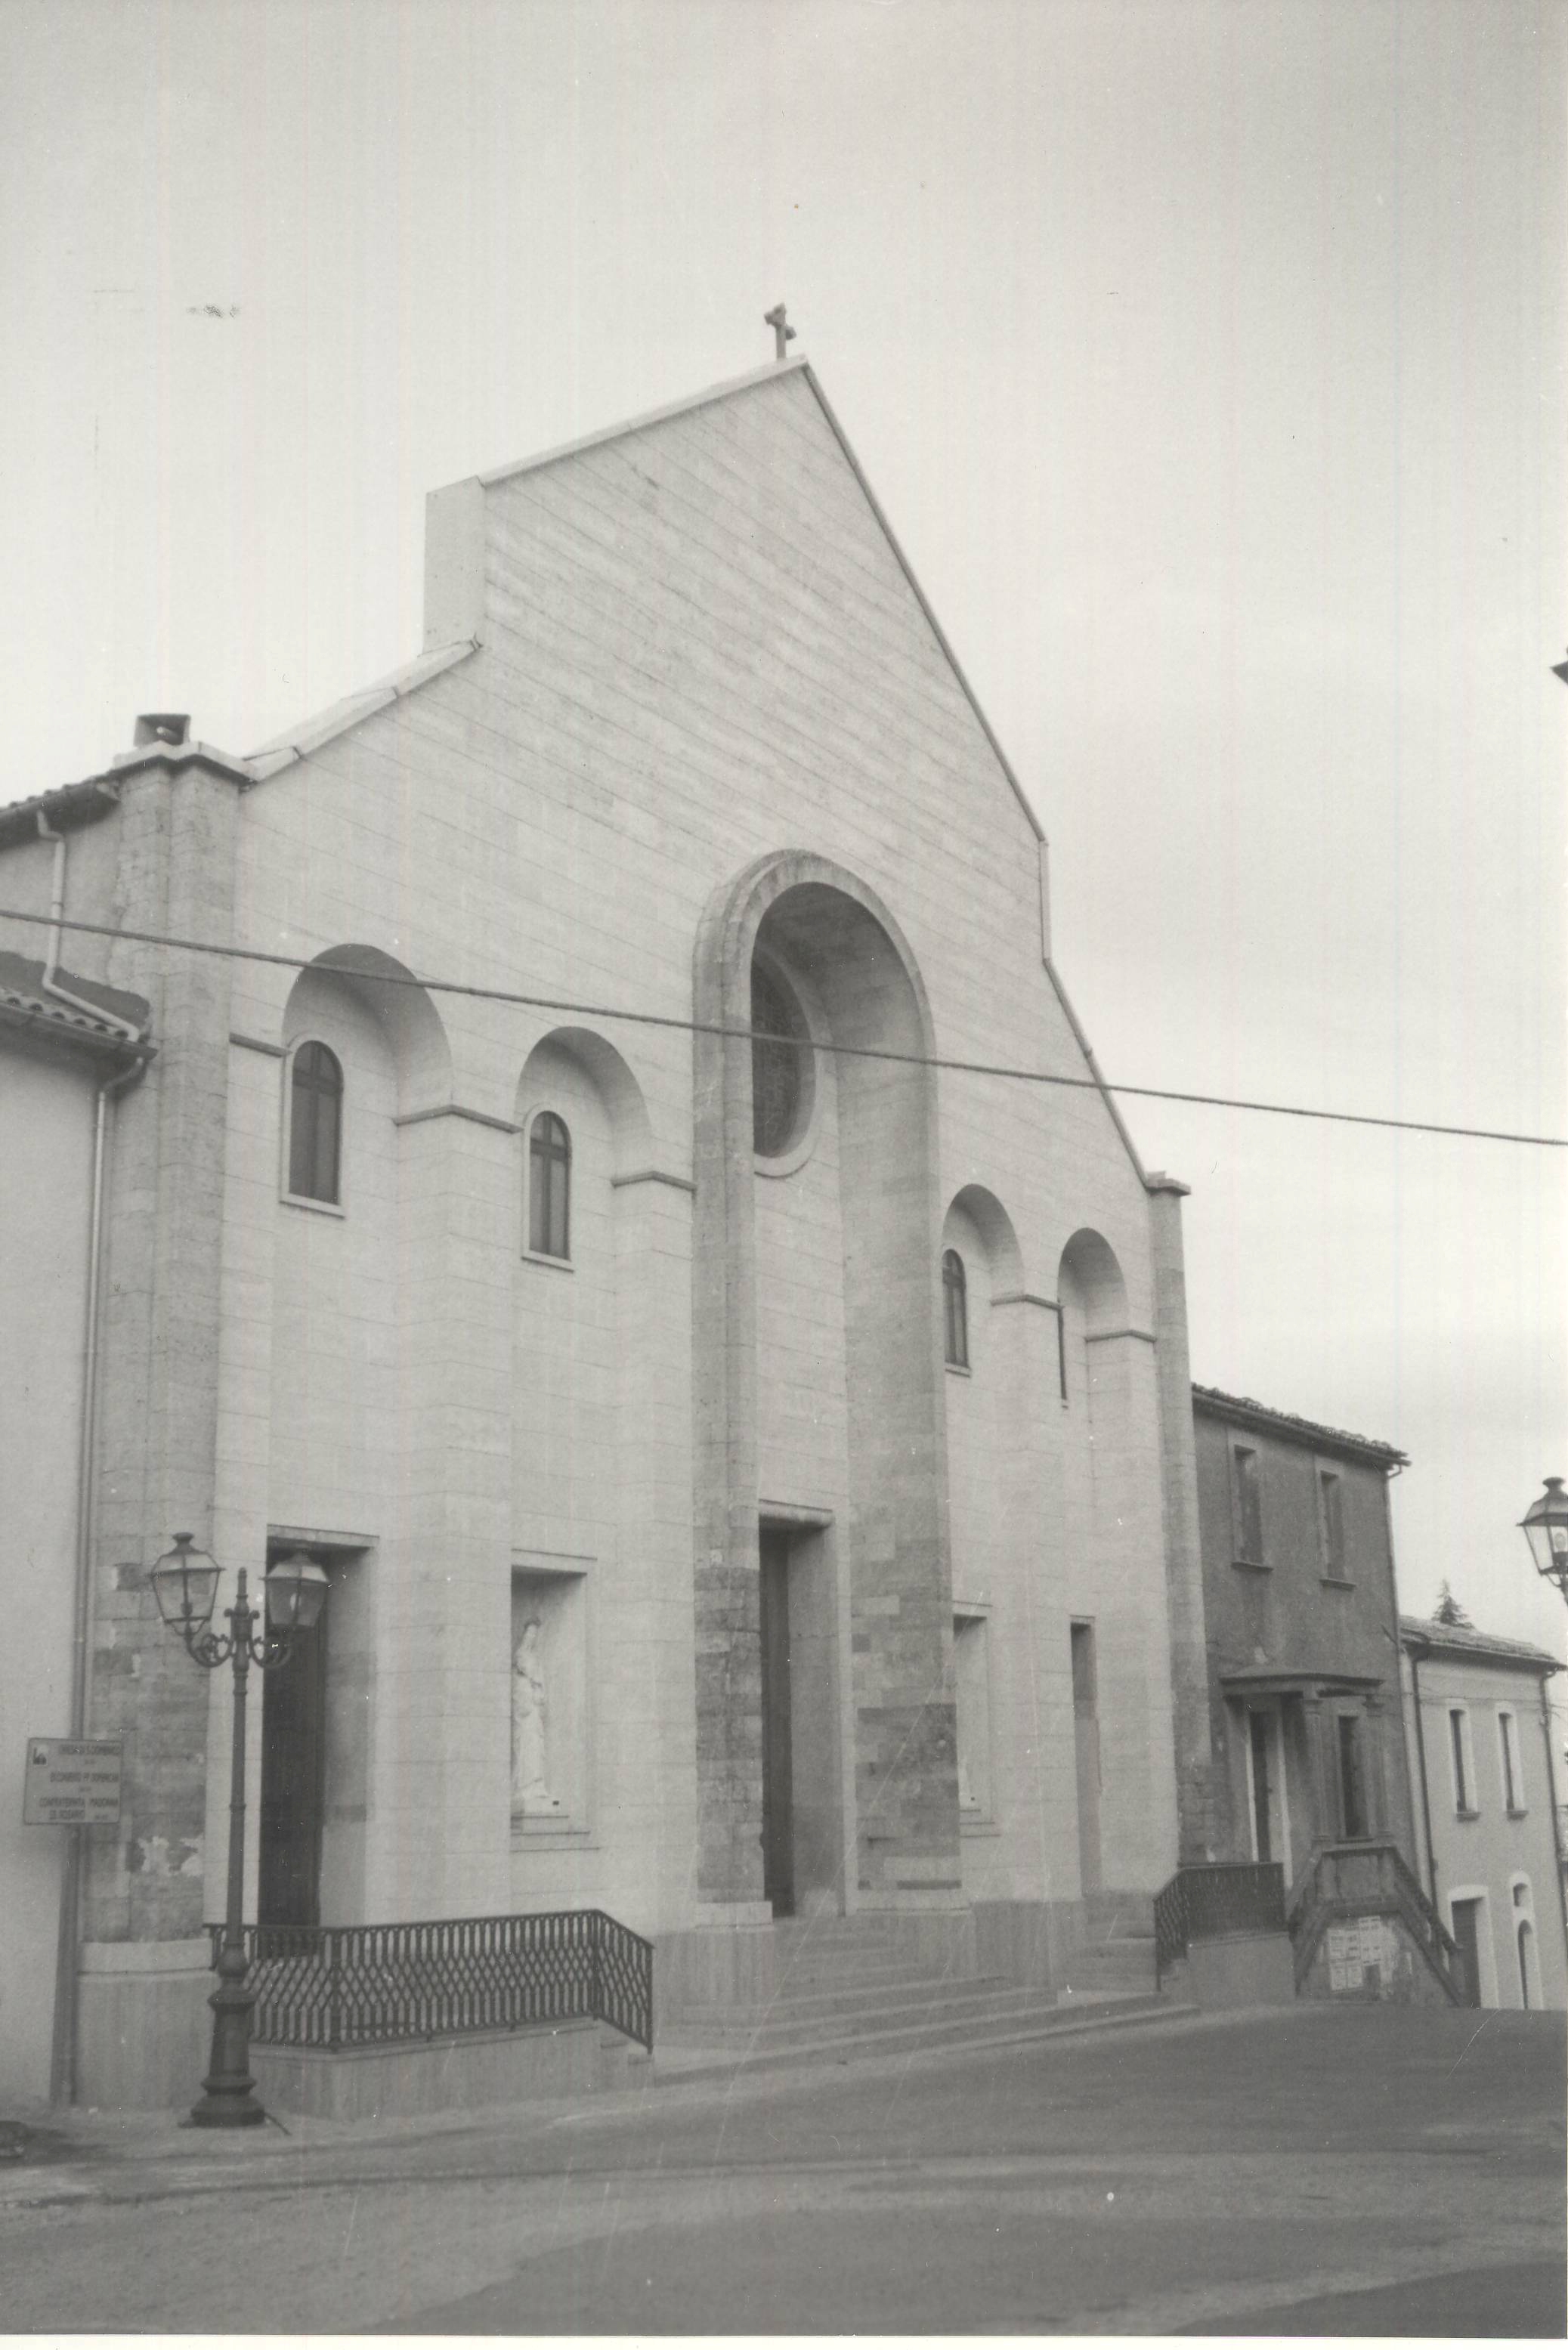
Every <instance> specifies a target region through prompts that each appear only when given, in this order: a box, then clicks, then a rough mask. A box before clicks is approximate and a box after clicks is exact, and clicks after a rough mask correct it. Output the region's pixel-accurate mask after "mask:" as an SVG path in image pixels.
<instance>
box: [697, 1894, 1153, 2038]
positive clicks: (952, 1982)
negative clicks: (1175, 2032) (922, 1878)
mask: <svg viewBox="0 0 1568 2350" xmlns="http://www.w3.org/2000/svg"><path fill="white" fill-rule="evenodd" d="M1150 1922H1151V1921H1150V1919H1149V1918H1148V1916H1147V1904H1140V1902H1139V1900H1138V1899H1137V1897H1130V1898H1127V1897H1106V1898H1105V1899H1104V1901H1103V1903H1102V1905H1101V1906H1100V1907H1098V1908H1096V1910H1095V1911H1093V1912H1092V1914H1091V1918H1090V1923H1091V1925H1092V1927H1093V1928H1094V1929H1095V1930H1096V1934H1097V1936H1098V1939H1096V1940H1094V1941H1092V1942H1091V1943H1090V1944H1088V1945H1087V1946H1086V1947H1085V1949H1083V1950H1078V1951H1075V1953H1074V1955H1073V1958H1072V1960H1071V1962H1070V1965H1069V1969H1068V1972H1069V1974H1070V1977H1071V1981H1070V1983H1068V1984H1064V1985H1062V1986H1061V1987H1060V1989H1058V1988H1056V1987H1052V1988H1046V1987H1044V1985H1040V1984H1027V1983H1019V1982H1017V1981H1012V1979H1010V1978H1008V1977H1005V1976H1002V1975H994V1974H992V1975H981V1974H978V1973H976V1974H961V1973H955V1972H953V1971H951V1970H950V1969H949V1968H945V1967H944V1966H943V1965H942V1964H941V1963H940V1960H938V1959H937V1958H936V1957H935V1955H934V1954H929V1955H927V1956H925V1957H924V1958H922V1957H921V1956H920V1954H919V1949H918V1948H917V1947H916V1946H915V1945H916V1944H917V1943H918V1940H919V1937H918V1935H917V1936H911V1935H910V1933H909V1929H908V1928H907V1927H906V1926H903V1925H901V1924H900V1921H898V1920H897V1919H889V1918H886V1917H881V1918H878V1917H875V1916H871V1917H859V1918H816V1919H807V1918H802V1919H791V1920H788V1921H783V1920H781V1922H780V1923H779V1925H778V1926H776V1927H775V1928H774V1946H773V1965H772V1970H771V1972H772V1978H773V1986H774V1987H773V1989H772V1991H771V1992H769V1993H767V1994H766V1995H758V1996H756V1997H753V1998H749V1999H742V1998H734V1997H732V1998H730V1999H729V2000H727V2001H726V2000H722V1999H709V2000H703V2001H691V2000H689V2001H687V2002H682V2003H680V2004H675V2005H672V2006H671V2007H670V2010H669V2011H668V2012H666V2013H665V2014H664V2015H663V2016H662V2017H661V2019H660V2022H659V2037H658V2043H657V2046H656V2052H655V2060H654V2061H655V2070H656V2072H657V2071H658V2070H659V2064H660V2059H662V2060H663V2066H664V2069H665V2071H666V2072H667V2073H668V2074H679V2075H680V2076H681V2077H687V2076H690V2075H691V2074H693V2073H697V2074H701V2073H703V2072H708V2071H711V2072H723V2071H726V2070H730V2071H733V2070H734V2069H736V2068H737V2067H742V2066H744V2067H751V2066H756V2065H773V2064H812V2063H825V2064H847V2063H849V2062H851V2061H852V2060H854V2059H855V2058H857V2057H860V2056H875V2055H892V2056H898V2055H903V2054H915V2053H917V2052H919V2051H921V2050H931V2051H940V2050H942V2049H949V2048H955V2047H964V2048H976V2049H981V2048H986V2047H1008V2046H1013V2045H1016V2044H1019V2043H1023V2042H1027V2041H1030V2040H1033V2039H1037V2038H1039V2037H1041V2036H1042V2035H1044V2034H1049V2033H1058V2032H1062V2031H1064V2030H1072V2031H1084V2030H1086V2029H1089V2028H1090V2027H1091V2026H1097V2025H1100V2024H1113V2023H1116V2022H1138V2021H1141V2020H1146V2019H1150V2018H1155V2017H1158V2016H1162V2015H1170V2014H1177V2013H1189V2012H1192V2011H1190V2010H1189V2009H1187V2008H1176V2007H1174V2006H1172V2005H1171V2004H1170V2002H1166V2001H1162V2000H1161V1999H1160V1998H1159V1997H1158V1991H1157V1990H1156V1985H1155V1979H1154V1972H1155V1970H1154V1939H1153V1936H1152V1934H1151V1933H1150V1932H1149V1931H1148V1930H1147V1928H1148V1925H1149V1923H1150Z"/></svg>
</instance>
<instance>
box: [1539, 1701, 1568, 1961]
mask: <svg viewBox="0 0 1568 2350" xmlns="http://www.w3.org/2000/svg"><path fill="white" fill-rule="evenodd" d="M1541 1729H1542V1736H1543V1737H1544V1738H1545V1741H1546V1800H1547V1802H1548V1803H1549V1804H1551V1806H1552V1853H1553V1855H1554V1856H1555V1858H1556V1862H1557V1907H1558V1908H1559V1909H1560V1910H1561V1911H1562V1913H1563V1949H1564V1952H1565V1953H1568V1877H1564V1875H1563V1820H1562V1815H1561V1814H1560V1813H1559V1811H1558V1809H1557V1773H1556V1772H1555V1770H1554V1768H1553V1767H1552V1763H1553V1758H1552V1709H1551V1707H1550V1706H1549V1705H1548V1704H1547V1702H1546V1675H1545V1674H1544V1673H1542V1676H1541Z"/></svg>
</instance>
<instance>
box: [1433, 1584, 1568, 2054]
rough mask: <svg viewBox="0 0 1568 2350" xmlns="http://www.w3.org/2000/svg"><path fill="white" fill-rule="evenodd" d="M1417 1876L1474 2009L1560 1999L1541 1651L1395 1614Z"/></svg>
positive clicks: (1469, 1628)
mask: <svg viewBox="0 0 1568 2350" xmlns="http://www.w3.org/2000/svg"><path fill="white" fill-rule="evenodd" d="M1399 1632H1400V1639H1401V1642H1402V1644H1403V1648H1404V1655H1405V1712H1406V1719H1407V1724H1408V1731H1409V1742H1410V1754H1411V1763H1410V1768H1411V1773H1412V1775H1413V1777H1414V1780H1415V1783H1416V1786H1417V1794H1418V1800H1419V1804H1420V1809H1421V1852H1422V1864H1421V1865H1422V1875H1423V1877H1424V1878H1425V1880H1426V1883H1427V1887H1428V1892H1429V1894H1430V1896H1431V1899H1432V1902H1433V1904H1434V1906H1435V1907H1436V1908H1437V1910H1438V1914H1439V1916H1440V1917H1441V1918H1442V1920H1443V1922H1444V1924H1445V1925H1446V1926H1447V1928H1448V1929H1449V1933H1450V1934H1451V1936H1452V1937H1453V1939H1454V1942H1455V1944H1456V1946H1457V1949H1458V1951H1459V1969H1458V1975H1459V1982H1460V1984H1461V1987H1462V1991H1463V1996H1464V1998H1465V1999H1466V2000H1467V2001H1468V2002H1469V2005H1470V2006H1472V2007H1514V2008H1538V2007H1556V2008H1561V2007H1568V1947H1565V1942H1564V1926H1563V1915H1564V1913H1563V1869H1562V1854H1561V1847H1560V1843H1559V1836H1560V1833H1561V1831H1560V1823H1559V1815H1558V1814H1557V1810H1556V1804H1555V1794H1556V1790H1555V1783H1554V1780H1553V1775H1552V1721H1551V1715H1550V1713H1549V1711H1548V1710H1547V1705H1546V1684H1547V1681H1548V1680H1549V1679H1550V1678H1551V1677H1552V1674H1553V1673H1556V1672H1560V1671H1561V1670H1562V1668H1561V1666H1560V1665H1559V1664H1558V1662H1557V1660H1556V1659H1555V1658H1553V1657H1551V1656H1548V1655H1547V1653H1546V1652H1545V1650H1544V1649H1541V1648H1532V1647H1531V1646H1529V1644H1528V1643H1526V1642H1524V1641H1521V1640H1504V1639H1500V1638H1498V1637H1497V1635H1496V1634H1495V1633H1490V1632H1480V1631H1477V1630H1476V1629H1475V1627H1474V1626H1473V1625H1470V1624H1469V1623H1466V1622H1463V1621H1453V1622H1444V1621H1442V1620H1441V1619H1439V1618H1427V1617H1415V1616H1406V1617H1401V1618H1400V1623H1399Z"/></svg>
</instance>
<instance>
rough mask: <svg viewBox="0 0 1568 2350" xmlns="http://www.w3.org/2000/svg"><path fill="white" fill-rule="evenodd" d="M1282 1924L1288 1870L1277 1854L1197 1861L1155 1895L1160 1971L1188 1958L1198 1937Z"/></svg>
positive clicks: (1213, 1938) (1272, 1930)
mask: <svg viewBox="0 0 1568 2350" xmlns="http://www.w3.org/2000/svg"><path fill="white" fill-rule="evenodd" d="M1284 1930H1285V1872H1284V1870H1283V1868H1282V1866H1281V1865H1280V1863H1279V1862H1278V1861H1277V1860H1206V1861H1199V1862H1195V1863H1193V1864H1192V1865H1191V1866H1189V1867H1186V1868H1179V1869H1178V1870H1177V1872H1176V1875H1175V1876H1174V1877H1172V1878H1171V1880H1170V1882H1169V1884H1168V1885H1165V1886H1162V1887H1160V1890H1159V1891H1158V1893H1157V1894H1156V1895H1155V1897H1154V1963H1155V1972H1156V1975H1157V1976H1163V1974H1164V1973H1165V1970H1166V1969H1167V1967H1168V1966H1172V1965H1174V1964H1175V1962H1176V1960H1178V1959H1184V1958H1185V1957H1186V1956H1187V1952H1188V1950H1189V1946H1190V1945H1191V1944H1192V1943H1194V1942H1217V1941H1221V1940H1223V1939H1224V1938H1225V1937H1226V1936H1227V1935H1229V1934H1282V1933H1283V1932H1284Z"/></svg>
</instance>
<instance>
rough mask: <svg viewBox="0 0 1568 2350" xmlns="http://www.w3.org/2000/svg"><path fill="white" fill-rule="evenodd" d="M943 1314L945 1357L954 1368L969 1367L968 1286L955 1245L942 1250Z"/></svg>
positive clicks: (962, 1368)
mask: <svg viewBox="0 0 1568 2350" xmlns="http://www.w3.org/2000/svg"><path fill="white" fill-rule="evenodd" d="M942 1317H943V1329H944V1332H945V1336H946V1340H947V1358H948V1361H949V1362H950V1364H951V1365H952V1366H953V1367H954V1369H955V1370H960V1371H967V1370H968V1368H969V1287H968V1284H967V1283H966V1282H965V1280H964V1272H963V1259H962V1257H961V1256H960V1254H959V1253H958V1251H957V1249H944V1250H943V1251H942Z"/></svg>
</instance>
